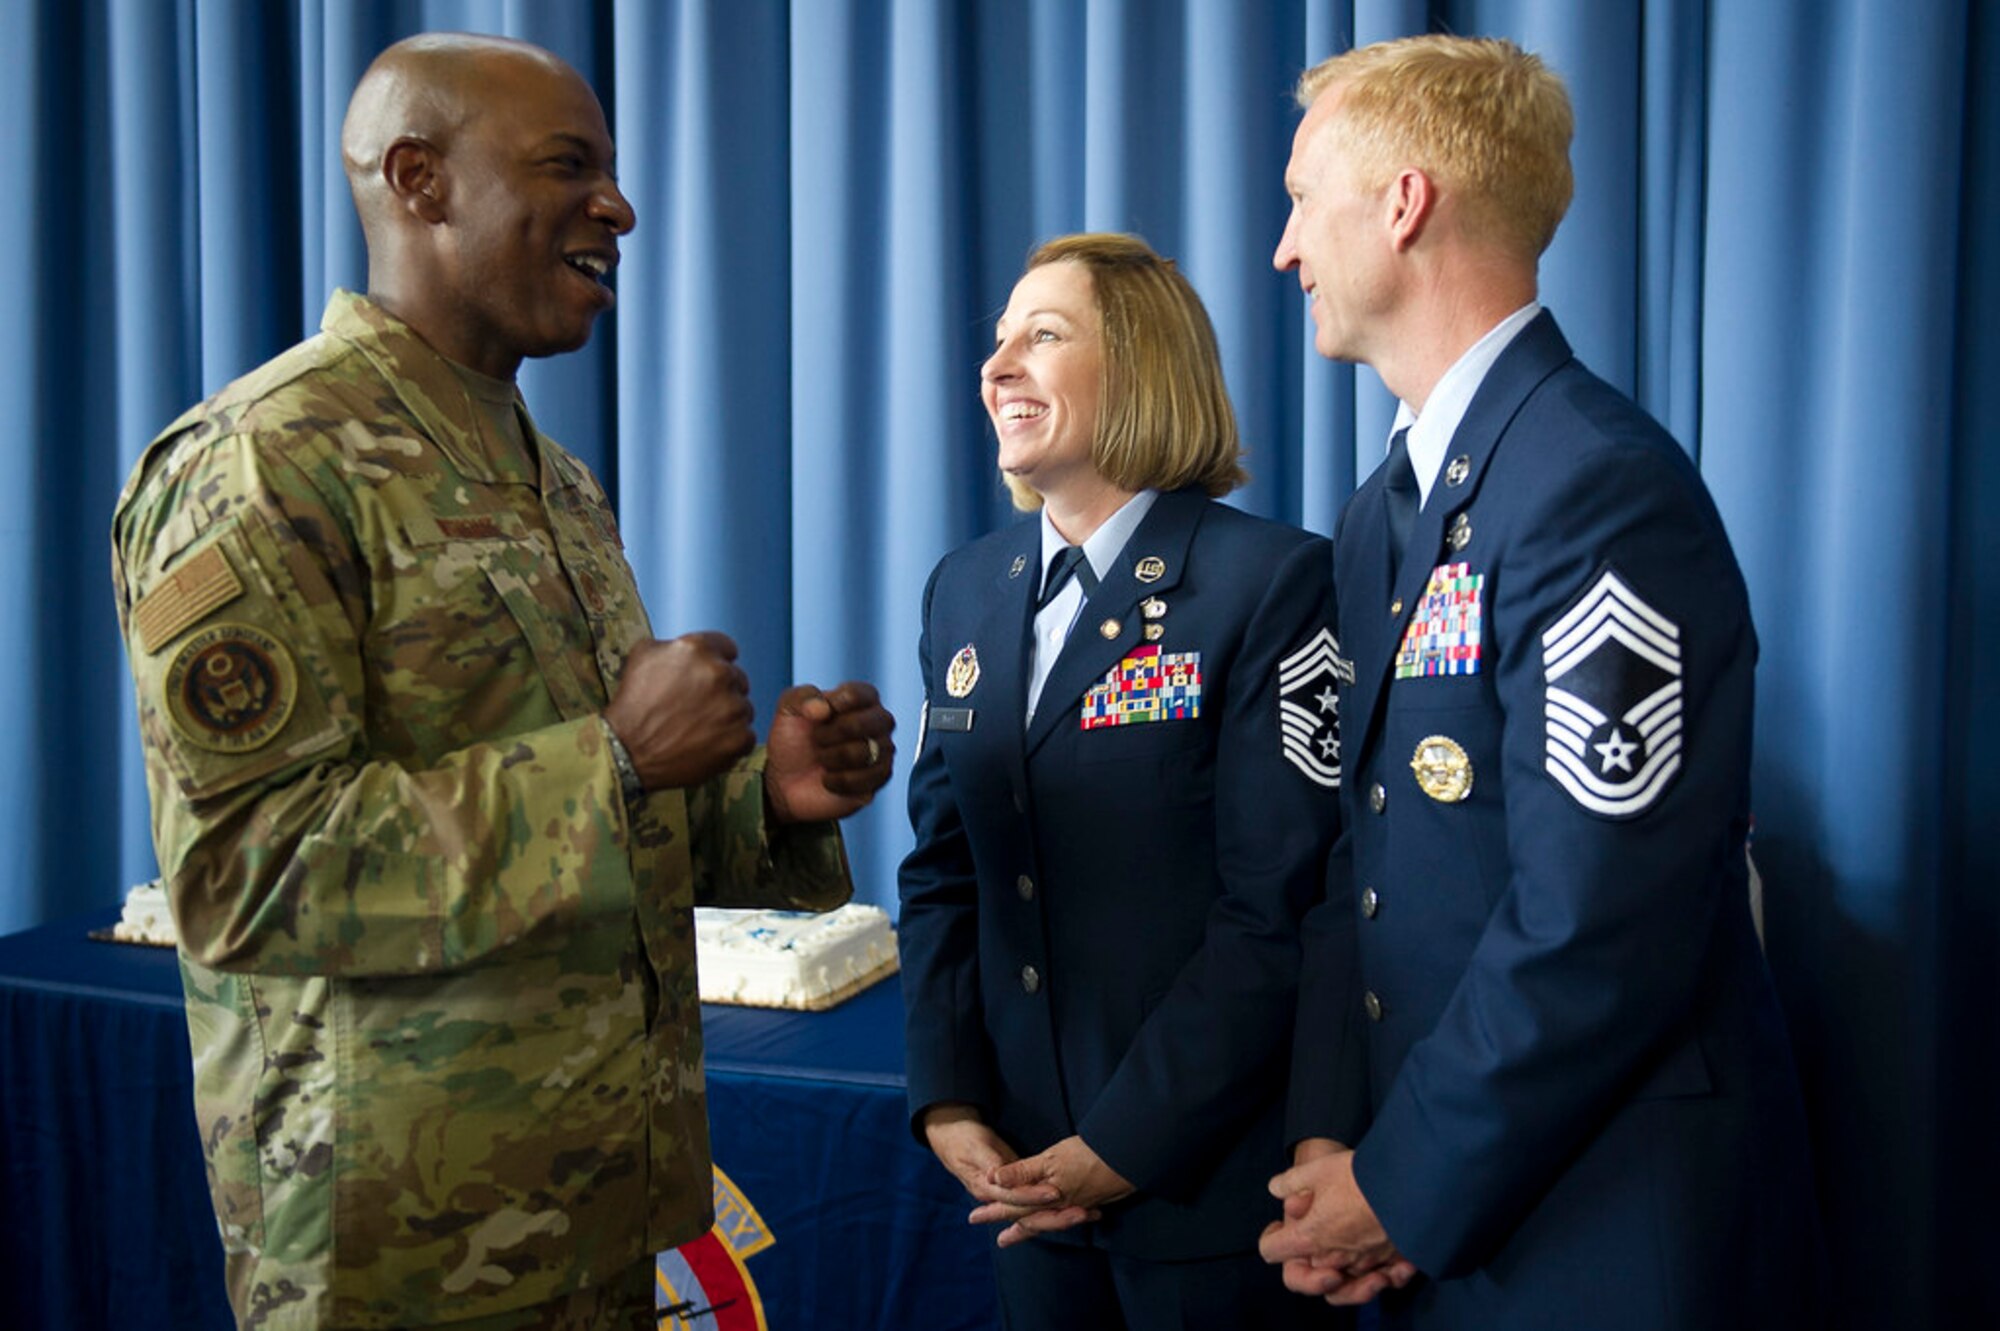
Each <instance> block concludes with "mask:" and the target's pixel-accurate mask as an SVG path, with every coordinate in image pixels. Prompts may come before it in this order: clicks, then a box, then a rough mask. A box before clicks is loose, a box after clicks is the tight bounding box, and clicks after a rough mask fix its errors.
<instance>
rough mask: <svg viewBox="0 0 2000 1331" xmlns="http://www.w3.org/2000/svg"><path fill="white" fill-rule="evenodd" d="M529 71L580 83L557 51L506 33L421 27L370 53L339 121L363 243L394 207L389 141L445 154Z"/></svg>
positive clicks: (374, 234)
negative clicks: (387, 174)
mask: <svg viewBox="0 0 2000 1331" xmlns="http://www.w3.org/2000/svg"><path fill="white" fill-rule="evenodd" d="M536 75H540V76H544V77H547V76H554V77H557V78H567V79H574V80H576V82H577V83H578V84H581V83H582V82H583V79H582V76H581V75H579V74H578V73H577V72H576V71H575V70H574V69H572V68H570V66H569V65H568V64H567V63H565V62H564V61H563V60H562V59H561V58H560V57H558V56H556V55H554V54H553V53H551V52H549V51H545V50H543V49H542V48H541V47H539V46H534V45H531V44H529V43H527V42H522V41H516V40H514V39H513V38H511V37H490V36H483V35H480V34H475V33H464V32H425V33H419V34H417V35H416V36H414V37H406V38H404V39H403V40H402V41H400V42H397V43H396V44H395V45H394V46H391V47H389V48H388V49H387V50H386V51H384V52H382V54H380V55H378V56H376V57H375V60H374V62H373V63H372V64H370V65H369V66H368V69H367V71H366V72H365V73H363V74H362V76H361V82H360V83H358V84H356V85H355V88H354V96H353V97H351V98H349V99H348V103H347V119H346V120H345V121H344V122H342V124H341V128H340V156H341V160H342V163H343V164H344V165H345V166H346V168H347V184H348V188H349V189H350V190H352V191H353V193H354V206H355V209H356V210H357V211H358V212H359V213H360V214H361V227H362V231H363V232H364V233H365V234H366V235H367V237H368V240H369V243H370V245H371V247H372V246H373V245H374V244H375V242H376V240H377V238H378V232H379V230H380V228H381V227H382V225H383V224H384V223H385V222H386V221H387V220H388V219H389V218H390V217H391V216H392V215H393V214H394V211H395V208H394V205H395V199H394V192H393V191H392V190H391V189H390V187H389V183H388V181H387V180H386V179H385V177H384V172H383V165H384V162H385V160H386V158H387V156H388V153H389V150H390V148H392V147H393V146H394V145H395V144H396V143H397V142H398V141H401V140H409V139H416V140H421V141H422V142H424V143H426V144H428V145H430V146H431V147H432V148H434V149H436V150H437V151H438V152H440V153H448V152H450V151H451V148H452V145H453V144H454V143H455V142H456V141H457V139H458V137H459V136H460V135H461V134H463V133H464V131H465V130H466V128H467V127H468V126H470V125H471V124H472V123H473V122H474V121H475V120H477V119H478V118H479V116H480V114H481V113H482V112H483V111H484V110H485V109H486V108H487V107H488V106H489V105H491V104H492V102H493V100H494V99H495V97H496V96H497V95H499V93H500V90H501V89H503V88H506V87H510V86H517V83H518V80H520V79H521V78H523V77H534V76H536Z"/></svg>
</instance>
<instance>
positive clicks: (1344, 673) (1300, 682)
mask: <svg viewBox="0 0 2000 1331" xmlns="http://www.w3.org/2000/svg"><path fill="white" fill-rule="evenodd" d="M1353 682H1354V663H1353V662H1352V661H1349V660H1348V659H1346V658H1345V657H1343V656H1342V655H1341V654H1340V644H1339V643H1338V642H1337V641H1335V639H1334V636H1333V631H1332V630H1331V629H1326V628H1322V629H1321V630H1320V631H1319V632H1318V633H1315V634H1313V636H1312V637H1311V638H1309V639H1307V640H1306V644H1305V645H1304V646H1303V647H1301V648H1299V649H1298V650H1297V651H1295V652H1293V653H1292V654H1291V655H1290V656H1287V657H1286V658H1285V659H1284V660H1282V661H1280V662H1278V744H1279V747H1280V748H1281V749H1282V751H1283V752H1284V755H1285V761H1287V762H1289V763H1290V764H1291V765H1292V766H1294V767H1296V768H1298V769H1299V771H1301V772H1303V773H1304V774H1305V776H1306V779H1307V780H1309V781H1313V782H1316V783H1317V784H1319V785H1322V786H1328V787H1332V788H1336V789H1337V788H1338V787H1339V785H1340V692H1339V689H1338V687H1337V686H1338V685H1340V684H1352V683H1353Z"/></svg>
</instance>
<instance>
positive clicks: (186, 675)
mask: <svg viewBox="0 0 2000 1331" xmlns="http://www.w3.org/2000/svg"><path fill="white" fill-rule="evenodd" d="M161 690H162V692H163V693H164V694H165V698H164V701H165V703H166V707H167V716H168V718H169V719H171V720H172V722H173V726H174V729H175V730H177V731H179V732H180V734H181V736H182V738H184V739H186V740H187V742H188V743H190V744H193V745H194V746H196V747H197V748H202V749H207V750H209V751H210V752H212V753H248V752H250V751H251V750H252V749H261V748H263V747H264V746H265V745H266V744H269V743H270V742H271V741H272V740H274V739H276V738H277V737H278V732H279V731H281V730H283V729H284V728H285V722H286V721H288V720H290V719H291V715H292V708H293V706H294V705H295V704H296V703H297V702H298V698H299V690H298V675H297V672H296V671H295V670H294V669H293V667H292V656H291V653H290V652H288V651H286V650H285V645H284V644H283V643H281V642H279V641H278V640H277V639H276V638H274V637H272V636H271V635H270V634H268V633H266V632H264V630H262V629H260V628H256V627H254V626H252V625H249V624H212V625H210V626H209V627H208V628H205V629H203V630H202V631H201V632H199V633H197V634H195V635H194V636H193V637H191V638H189V639H188V640H187V642H186V643H185V644H183V645H182V647H181V649H180V651H179V652H177V653H175V655H174V659H173V663H172V664H171V665H169V666H168V667H167V674H166V679H165V680H164V682H163V683H162V686H161Z"/></svg>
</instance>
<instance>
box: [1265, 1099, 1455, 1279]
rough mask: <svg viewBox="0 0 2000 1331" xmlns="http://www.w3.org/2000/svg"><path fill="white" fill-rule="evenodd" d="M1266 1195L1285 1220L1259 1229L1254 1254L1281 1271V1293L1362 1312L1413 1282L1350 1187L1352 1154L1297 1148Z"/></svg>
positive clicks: (1323, 1144)
mask: <svg viewBox="0 0 2000 1331" xmlns="http://www.w3.org/2000/svg"><path fill="white" fill-rule="evenodd" d="M1271 1195H1272V1196H1273V1197H1276V1198H1277V1199H1278V1200H1279V1201H1280V1202H1281V1203H1283V1205H1284V1219H1282V1220H1274V1221H1272V1222H1271V1223H1270V1224H1269V1225H1268V1226H1266V1227H1265V1230H1264V1234H1263V1237H1262V1238H1261V1239H1260V1240H1259V1242H1258V1244H1257V1247H1258V1251H1260V1252H1261V1253H1262V1254H1263V1256H1264V1260H1265V1261H1267V1262H1273V1263H1282V1264H1283V1266H1284V1275H1285V1286H1286V1288H1288V1289H1291V1290H1293V1291H1295V1292H1296V1293H1299V1294H1317V1295H1320V1296H1321V1297H1323V1298H1325V1300H1326V1301H1327V1302H1328V1303H1333V1304H1361V1303H1366V1302H1368V1301H1369V1300H1370V1299H1373V1298H1374V1297H1375V1296H1376V1295H1378V1294H1380V1293H1381V1292H1382V1291H1383V1290H1385V1289H1390V1288H1395V1289H1401V1288H1403V1286H1405V1285H1407V1284H1409V1283H1410V1281H1411V1280H1413V1279H1415V1278H1416V1275H1417V1268H1416V1267H1415V1266H1414V1265H1412V1264H1411V1263H1410V1262H1409V1260H1408V1259H1407V1258H1405V1257H1404V1256H1403V1255H1402V1254H1401V1253H1399V1252H1397V1251H1396V1245H1395V1244H1394V1243H1392V1242H1390V1240H1389V1235H1388V1232H1387V1231H1386V1230H1384V1229H1383V1228H1382V1222H1381V1221H1379V1220H1378V1219H1376V1217H1375V1210H1374V1208H1373V1207H1371V1206H1370V1205H1369V1204H1368V1199H1367V1198H1366V1197H1364V1196H1362V1194H1361V1187H1360V1185H1359V1184H1357V1183H1356V1182H1355V1181H1354V1152H1353V1151H1351V1150H1349V1149H1348V1148H1346V1147H1345V1146H1342V1145H1341V1144H1340V1143H1339V1142H1336V1141H1332V1140H1330V1139H1328V1138H1312V1139H1309V1140H1307V1141H1303V1142H1300V1143H1299V1145H1298V1147H1297V1148H1296V1149H1295V1150H1294V1151H1293V1154H1292V1167H1291V1168H1290V1169H1288V1170H1286V1171H1285V1172H1284V1173H1282V1174H1280V1175H1278V1176H1277V1177H1276V1178H1274V1179H1272V1180H1271Z"/></svg>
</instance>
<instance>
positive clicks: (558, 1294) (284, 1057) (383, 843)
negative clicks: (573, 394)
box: [113, 35, 893, 1331]
mask: <svg viewBox="0 0 2000 1331" xmlns="http://www.w3.org/2000/svg"><path fill="white" fill-rule="evenodd" d="M342 148H343V155H344V156H345V158H346V165H347V171H348V177H349V180H350V182H351V184H352V187H353V192H354V198H355V203H356V206H357V208H358V210H359V212H360V215H361V222H362V228H363V231H364V232H365V234H366V237H367V242H368V255H369V271H368V286H369V294H368V295H367V296H365V297H359V296H354V295H350V294H347V293H344V292H341V293H336V294H335V296H334V297H333V300H332V303H331V304H330V305H329V307H328V309H327V313H326V317H325V320H324V323H323V325H322V331H321V333H320V334H319V336H317V337H314V338H312V339H311V340H309V341H307V342H305V343H303V344H301V345H300V346H297V347H295V348H293V349H292V350H290V351H288V352H286V353H284V354H283V355H281V356H279V357H278V358H277V359H276V360H274V361H272V362H270V363H269V364H267V365H265V366H264V367H262V368H261V369H258V370H256V371H254V372H253V373H251V374H250V375H248V376H246V377H245V378H243V379H241V380H239V381H237V382H236V383H234V384H231V385H230V386H229V387H227V388H225V389H223V390H222V392H220V393H219V394H217V395H216V396H215V397H214V398H212V399H210V400H209V401H207V402H205V403H203V404H202V405H201V406H199V407H197V408H195V409H194V410H192V411H191V412H189V413H188V414H187V415H185V416H183V417H182V418H181V419H180V420H178V421H176V422H175V423H174V424H173V425H172V426H170V427H168V429H167V430H166V432H165V433H164V434H162V435H161V436H160V437H159V438H158V439H157V440H155V441H154V442H153V444H152V446H151V447H150V448H149V449H148V450H147V451H146V454H145V456H144V457H143V458H142V459H141V460H140V462H139V465H138V467H137V469H136V470H135V471H134V473H133V475H132V479H131V481H130V482H129V484H128V485H127V487H126V491H125V494H124V495H123V497H122V498H121V499H120V501H119V506H118V511H117V515H116V518H115V520H114V534H113V545H114V552H113V553H114V565H115V575H116V581H117V591H118V608H119V616H120V623H121V625H122V628H123V631H124V634H125V641H126V650H127V653H128V655H129V658H130V662H131V667H132V673H133V676H134V679H135V682H136V685H137V691H138V702H139V720H140V727H141V731H142V737H143V742H144V747H145V753H146V767H147V777H148V782H149V785H150V791H151V796H152V807H153V836H154V844H155V846H156V848H157V850H158V854H159V860H160V867H161V871H162V874H163V876H164V878H165V879H166V882H167V886H168V891H169V894H170V896H171V900H172V903H173V909H174V916H175V920H176V922H177V924H178V926H179V929H180V937H181V954H180V955H181V968H182V975H183V980H184V985H185V990H186V998H187V1015H188V1028H189V1033H190V1036H191V1037H192V1043H193V1050H194V1063H195V1098H196V1109H197V1115H198V1119H199V1123H200V1127H201V1131H202V1136H203V1144H204V1147H205V1149H206V1152H207V1157H208V1165H209V1180H210V1187H211V1190H212V1193H213V1200H214V1203H215V1210H216V1215H217V1219H218V1221H219V1223H220V1227H221V1231H222V1239H223V1246H224V1249H225V1251H226V1254H227V1277H228V1286H229V1295H230V1300H231V1303H232V1305H233V1306H234V1309H235V1312H236V1316H237V1319H238V1321H239V1322H240V1323H241V1324H242V1325H243V1326H246V1327H388V1326H395V1327H409V1326H419V1325H450V1326H452V1327H458V1328H469V1329H473V1331H490V1329H495V1328H509V1329H510V1331H511V1329H512V1328H526V1327H559V1326H560V1327H570V1326H575V1327H592V1328H596V1327H610V1326H616V1327H633V1328H637V1327H645V1326H650V1325H652V1311H651V1310H652V1305H653V1274H652V1264H653V1254H654V1252H655V1251H656V1250H659V1249H663V1248H667V1247H671V1246H674V1245H676V1244H679V1243H681V1242H683V1241H685V1240H688V1239H690V1238H693V1237H695V1236H696V1235H698V1234H700V1233H701V1232H702V1231H703V1230H704V1229H705V1228H706V1227H707V1225H708V1224H709V1206H710V1183H709V1157H708V1129H707V1121H706V1105H705V1099H704V1094H703V1076H702V1054H701V1035H700V1028H699V1006H698V1003H697V999H696V993H695V974H694V955H693V942H692V920H691V916H690V911H689V908H690V906H691V905H692V904H693V903H694V902H696V901H704V902H706V901H719V902H724V903H742V904H766V905H791V906H805V907H826V906H831V905H834V904H836V903H838V902H839V901H841V900H843V899H844V898H845V897H846V896H847V895H848V894H849V892H850V890H851V888H850V884H849V881H848V876H847V868H846V861H845V856H844V854H843V851H842V847H841V841H840V836H839V833H838V831H837V829H836V828H835V827H834V826H833V825H832V823H831V821H830V820H832V819H834V818H838V817H841V816H844V815H846V814H847V813H850V812H852V811H853V810H855V809H857V808H859V807H861V806H862V805H863V804H865V803H866V802H867V800H868V799H869V798H871V797H872V796H873V794H874V792H875V791H876V790H877V789H878V788H879V787H880V786H881V784H882V782H883V781H884V780H885V779H886V778H887V776H888V774H889V767H890V763H891V761H892V757H893V751H892V749H891V746H890V743H889V738H888V736H889V731H890V728H891V725H892V722H891V720H890V718H889V715H888V713H887V712H885V711H884V710H883V709H882V708H881V706H880V705H879V703H878V702H877V700H876V695H875V691H874V690H873V689H872V688H870V687H868V686H867V685H865V684H845V685H842V686H840V687H839V688H837V689H834V690H832V691H830V692H829V693H826V694H821V693H819V691H818V690H816V689H812V688H811V687H809V686H801V687H798V688H794V689H791V690H788V691H787V692H786V693H785V694H784V695H783V696H782V697H781V699H780V701H779V703H778V708H777V712H778V714H777V716H776V718H775V719H774V720H773V722H772V725H771V730H770V736H769V742H768V747H767V748H766V749H754V745H755V735H754V733H753V732H752V730H751V728H750V721H751V709H750V704H749V701H748V696H747V681H746V680H745V678H744V676H743V672H742V671H741V670H740V669H739V668H738V667H737V665H736V663H735V661H734V656H735V649H734V647H733V645H732V644H730V642H729V640H728V639H727V638H725V637H723V636H722V635H720V634H691V635H688V636H686V637H682V638H679V639H676V640H674V641H671V642H661V641H656V640H654V639H653V638H652V637H651V631H650V628H649V626H648V623H647V620H646V615H645V611H644V609H643V608H642V607H641V605H640V603H639V597H638V592H637V589H636V588H635V586H634V584H633V579H632V574H631V570H630V569H629V568H628V567H627V565H626V563H625V560H624V557H623V555H622V552H621V548H620V544H619V539H618V531H617V526H616V524H615V522H614V521H613V518H612V514H611V511H610V509H609V507H608V506H607V504H606V502H605V497H604V494H603V492H602V491H601V490H600V489H599V487H598V484H597V482H596V480H595V479H594V478H593V477H592V476H591V475H590V473H589V472H588V470H587V469H586V468H585V467H584V466H583V465H582V464H581V463H580V462H578V461H577V460H576V459H575V458H574V457H572V456H571V455H570V454H569V453H567V452H566V451H564V450H563V449H562V448H560V447H559V446H557V445H556V444H555V443H553V442H552V441H550V440H549V439H547V438H545V437H544V436H542V435H541V434H540V433H539V432H537V431H536V429H535V428H534V425H533V424H532V422H531V421H530V420H529V419H528V416H527V413H526V409H525V407H524V406H523V404H522V403H521V400H520V398H519V396H518V394H517V393H516V391H515V389H514V385H513V382H512V380H513V377H514V373H515V370H516V368H517V366H518V365H519V363H520V362H521V360H522V359H523V358H524V357H528V356H546V355H551V354H554V353H556V352H561V351H569V350H574V349H575V348H577V347H579V346H581V345H583V343H584V341H585V340H586V339H587V338H588V336H589V333H590V328H591V324H592V322H593V321H594V320H595V318H596V316H597V315H598V314H599V313H600V312H602V311H603V310H605V309H607V308H608V307H609V306H610V304H611V292H610V289H609V288H608V287H607V286H606V285H605V278H606V277H607V275H608V273H609V271H610V269H611V268H612V266H613V265H615V264H616V262H617V259H618V239H619V237H620V236H622V235H623V234H625V233H626V232H628V231H629V230H631V228H632V225H633V221H634V219H633V215H632V210H631V206H630V205H629V204H628V203H627V202H626V200H625V198H624V196H623V195H622V194H621V193H620V192H619V190H618V187H617V185H616V184H615V182H614V180H613V177H612V174H611V160H612V145H611V141H610V136H609V133H608V131H607V129H606V126H605V121H604V114H603V110H602V108H601V107H600V106H599V104H598V102H597V99H596V97H595V96H594V95H593V94H592V92H591V90H590V88H589V87H588V85H586V84H585V83H584V81H583V80H582V79H581V78H580V77H579V76H578V75H577V73H576V72H575V71H574V70H572V69H571V68H570V67H569V66H567V65H566V64H564V63H563V62H561V61H560V60H558V59H556V58H555V57H554V56H552V55H550V54H549V53H548V52H546V51H542V50H540V49H538V48H535V47H532V46H528V45H525V44H522V43H518V42H512V41H507V40H503V39H498V38H487V37H468V36H458V35H431V36H423V37H417V38H411V39H409V40H407V41H404V42H402V43H399V44H398V45H396V46H393V47H391V48H390V49H389V50H388V51H386V52H385V53H383V55H382V56H380V57H379V58H378V59H377V60H376V61H375V63H374V64H373V65H372V66H371V67H370V68H369V70H368V71H367V73H366V74H364V75H363V77H362V80H361V82H360V84H359V86H358V87H357V88H356V90H355V93H354V97H353V100H352V102H351V103H350V105H349V108H348V114H347V120H346V123H345V126H344V128H343V134H342Z"/></svg>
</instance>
